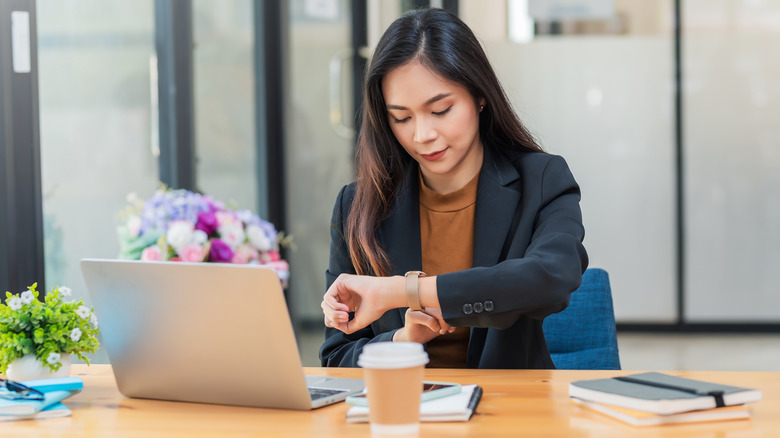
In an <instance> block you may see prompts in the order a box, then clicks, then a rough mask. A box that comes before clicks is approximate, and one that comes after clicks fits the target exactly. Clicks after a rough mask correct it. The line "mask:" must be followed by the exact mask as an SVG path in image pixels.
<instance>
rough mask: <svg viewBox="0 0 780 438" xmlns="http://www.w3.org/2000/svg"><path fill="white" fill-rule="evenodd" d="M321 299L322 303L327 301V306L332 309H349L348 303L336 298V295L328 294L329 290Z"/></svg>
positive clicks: (346, 310)
mask: <svg viewBox="0 0 780 438" xmlns="http://www.w3.org/2000/svg"><path fill="white" fill-rule="evenodd" d="M322 301H323V302H324V303H327V304H328V306H330V308H331V309H333V310H341V311H344V312H348V311H349V305H347V304H346V303H342V302H340V301H339V300H337V299H336V297H334V296H333V295H331V294H330V291H328V293H326V294H325V296H323V297H322Z"/></svg>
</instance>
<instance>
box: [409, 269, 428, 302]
mask: <svg viewBox="0 0 780 438" xmlns="http://www.w3.org/2000/svg"><path fill="white" fill-rule="evenodd" d="M404 276H405V277H406V300H407V301H408V302H409V308H410V309H412V310H415V311H421V310H422V309H423V308H422V306H421V305H420V277H426V276H428V274H426V273H425V272H423V271H409V272H407V273H406V274H404Z"/></svg>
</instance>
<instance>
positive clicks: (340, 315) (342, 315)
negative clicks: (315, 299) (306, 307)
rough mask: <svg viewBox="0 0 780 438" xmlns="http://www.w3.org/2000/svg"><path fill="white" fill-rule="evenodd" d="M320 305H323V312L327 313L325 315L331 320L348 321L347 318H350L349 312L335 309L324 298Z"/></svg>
mask: <svg viewBox="0 0 780 438" xmlns="http://www.w3.org/2000/svg"><path fill="white" fill-rule="evenodd" d="M320 307H322V313H324V314H325V317H326V318H328V319H330V320H331V321H347V320H349V314H348V313H347V312H343V311H338V310H334V309H333V308H332V307H331V306H330V305H329V304H328V303H326V302H325V301H324V300H323V301H322V303H320Z"/></svg>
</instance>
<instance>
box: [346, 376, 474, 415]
mask: <svg viewBox="0 0 780 438" xmlns="http://www.w3.org/2000/svg"><path fill="white" fill-rule="evenodd" d="M481 399H482V387H481V386H477V385H463V387H461V388H460V391H458V392H457V393H456V394H453V395H448V396H446V397H442V398H437V399H434V400H429V401H423V402H422V403H420V421H422V422H429V421H430V422H449V421H469V420H470V419H471V416H472V415H474V412H475V411H476V409H477V405H478V404H479V401H480V400H481ZM347 422H348V423H365V422H368V406H352V407H351V408H349V410H348V411H347Z"/></svg>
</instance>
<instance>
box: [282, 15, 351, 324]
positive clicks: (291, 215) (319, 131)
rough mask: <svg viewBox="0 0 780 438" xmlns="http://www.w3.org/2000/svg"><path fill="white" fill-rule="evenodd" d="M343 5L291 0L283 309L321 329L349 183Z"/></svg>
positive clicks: (347, 60) (348, 57)
mask: <svg viewBox="0 0 780 438" xmlns="http://www.w3.org/2000/svg"><path fill="white" fill-rule="evenodd" d="M350 4H351V3H350V2H349V1H346V0H332V1H307V0H293V1H291V2H290V4H289V5H290V9H289V20H290V21H289V50H288V52H287V53H288V54H289V55H288V56H289V58H288V66H289V74H288V75H287V76H286V77H287V79H288V83H287V85H286V92H287V99H286V105H287V113H286V121H287V122H286V125H287V126H286V132H285V135H286V137H287V149H286V150H285V170H286V171H285V174H286V181H285V183H286V195H285V196H286V199H285V200H286V203H287V214H286V216H287V228H288V230H287V232H288V233H290V234H292V236H293V239H294V242H295V243H296V246H297V249H296V250H293V251H288V254H287V255H288V257H287V259H288V261H289V263H290V270H291V278H292V281H291V284H290V287H291V290H290V295H289V296H290V307H291V309H292V313H293V314H294V315H295V317H296V319H297V320H298V322H299V323H301V322H311V323H312V325H313V326H314V327H319V326H317V325H316V324H317V323H318V322H319V325H320V326H321V322H322V312H321V310H320V302H321V301H322V295H323V293H324V292H325V290H324V287H325V270H326V269H327V266H328V250H329V247H330V231H329V230H330V218H331V212H332V210H333V203H334V202H335V200H336V195H337V194H338V191H339V190H340V189H341V187H342V186H343V185H344V184H347V183H349V182H350V181H352V179H353V169H352V168H353V165H352V160H353V158H352V157H353V150H354V133H353V126H354V120H353V116H352V114H353V113H354V110H353V108H352V105H351V104H350V102H351V101H352V94H351V84H352V78H351V75H350V73H349V72H350V67H349V66H350V62H351V56H353V55H352V53H351V50H350V47H351V27H350V26H351V25H350V19H351V8H350Z"/></svg>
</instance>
